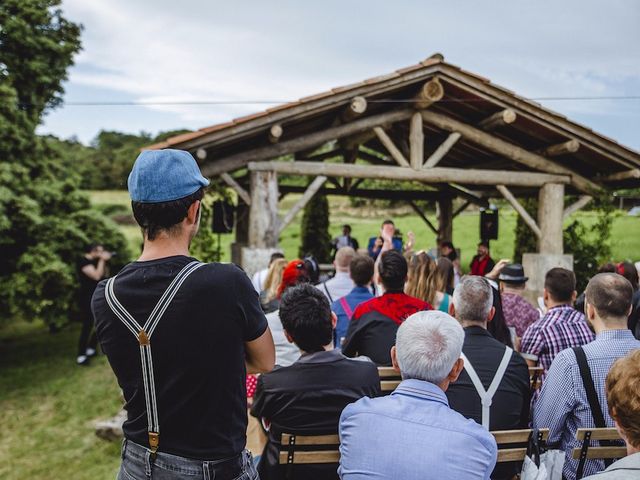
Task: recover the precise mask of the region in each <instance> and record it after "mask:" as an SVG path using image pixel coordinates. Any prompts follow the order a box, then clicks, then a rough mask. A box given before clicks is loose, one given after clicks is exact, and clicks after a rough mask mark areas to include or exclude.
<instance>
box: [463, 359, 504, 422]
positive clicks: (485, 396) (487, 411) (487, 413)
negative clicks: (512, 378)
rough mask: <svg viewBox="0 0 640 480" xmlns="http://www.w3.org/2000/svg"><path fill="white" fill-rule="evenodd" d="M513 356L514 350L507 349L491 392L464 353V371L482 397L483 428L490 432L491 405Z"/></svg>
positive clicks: (492, 382)
mask: <svg viewBox="0 0 640 480" xmlns="http://www.w3.org/2000/svg"><path fill="white" fill-rule="evenodd" d="M512 354H513V350H512V349H511V348H509V347H506V348H505V352H504V355H503V356H502V360H501V361H500V365H498V370H497V371H496V374H495V375H494V377H493V380H491V385H489V390H485V389H484V386H483V385H482V381H480V377H479V376H478V374H477V373H476V371H475V369H474V368H473V365H471V362H470V361H469V359H468V358H467V357H466V355H465V354H464V353H463V354H462V359H463V360H464V369H465V370H466V371H467V374H468V375H469V378H470V379H471V382H472V383H473V386H474V387H475V389H476V391H477V392H478V395H479V396H480V401H481V402H482V426H483V427H484V428H486V429H487V430H489V422H490V420H491V404H492V403H493V396H494V395H495V394H496V391H497V390H498V387H499V386H500V382H502V378H503V377H504V373H505V372H506V371H507V367H508V366H509V361H510V360H511V355H512Z"/></svg>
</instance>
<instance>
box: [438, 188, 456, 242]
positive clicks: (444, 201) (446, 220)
mask: <svg viewBox="0 0 640 480" xmlns="http://www.w3.org/2000/svg"><path fill="white" fill-rule="evenodd" d="M437 205H438V239H437V242H438V246H440V243H441V242H444V241H449V242H450V241H451V240H452V239H453V198H452V197H450V196H449V195H446V196H443V197H442V198H439V199H438V202H437Z"/></svg>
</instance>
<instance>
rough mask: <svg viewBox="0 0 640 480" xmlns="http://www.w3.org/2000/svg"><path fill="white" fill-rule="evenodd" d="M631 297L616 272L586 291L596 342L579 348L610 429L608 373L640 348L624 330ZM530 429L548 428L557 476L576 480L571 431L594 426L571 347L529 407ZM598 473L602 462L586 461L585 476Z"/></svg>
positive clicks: (575, 444) (603, 276)
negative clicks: (560, 455)
mask: <svg viewBox="0 0 640 480" xmlns="http://www.w3.org/2000/svg"><path fill="white" fill-rule="evenodd" d="M632 297H633V289H632V287H631V284H630V283H629V281H628V280H627V279H625V278H624V277H623V276H621V275H618V274H616V273H600V274H598V275H596V276H595V277H593V278H592V279H591V281H590V282H589V285H587V289H586V292H585V311H586V314H587V320H588V321H589V324H590V325H591V326H592V327H593V329H594V330H595V332H596V339H595V341H593V342H591V343H589V344H587V345H585V346H584V347H583V350H584V353H585V356H586V359H587V364H588V365H589V369H590V370H591V377H592V379H593V383H594V386H595V390H596V394H597V397H598V401H599V402H600V406H601V409H602V415H603V416H604V420H605V423H606V425H607V427H613V426H614V423H613V419H612V418H611V416H610V415H609V411H608V408H607V396H606V392H605V379H606V376H607V373H608V372H609V369H610V368H611V365H612V364H613V362H615V361H616V360H617V359H618V358H621V357H624V356H625V355H627V354H628V353H629V352H630V351H631V350H635V349H637V348H640V341H638V340H636V339H635V338H634V337H633V335H632V333H631V331H630V330H629V329H628V328H627V318H628V317H629V314H630V313H631V299H632ZM533 426H534V427H535V428H549V439H548V440H547V444H548V445H552V446H557V448H560V449H561V450H564V451H565V454H566V460H565V464H564V469H563V472H562V473H563V475H564V477H565V478H567V479H568V480H575V478H576V468H577V466H578V461H577V460H573V459H572V458H571V451H572V449H573V448H576V447H580V443H581V442H579V441H578V440H576V439H575V436H576V431H577V429H578V428H595V426H596V425H595V421H594V419H593V414H592V411H591V408H590V406H589V401H588V399H587V393H586V390H585V387H584V384H583V382H582V377H581V376H580V369H579V366H578V362H577V360H576V355H575V353H574V351H573V349H571V348H569V349H567V350H564V351H563V352H561V353H560V354H558V356H557V357H556V358H555V360H554V361H553V363H552V365H551V368H550V369H549V373H548V375H547V378H546V380H545V381H544V382H543V384H542V391H541V392H540V397H539V398H538V401H537V403H536V404H535V407H534V411H533ZM603 469H604V462H603V461H602V460H587V461H586V463H585V467H584V475H585V476H586V475H592V474H594V473H596V472H599V471H601V470H603Z"/></svg>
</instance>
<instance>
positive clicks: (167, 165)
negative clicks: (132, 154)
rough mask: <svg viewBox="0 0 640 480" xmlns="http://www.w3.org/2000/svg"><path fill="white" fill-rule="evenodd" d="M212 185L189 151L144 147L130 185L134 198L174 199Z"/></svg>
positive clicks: (141, 200) (128, 183)
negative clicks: (145, 148)
mask: <svg viewBox="0 0 640 480" xmlns="http://www.w3.org/2000/svg"><path fill="white" fill-rule="evenodd" d="M207 185H209V180H207V179H206V178H204V177H203V176H202V173H200V168H198V164H197V163H196V161H195V159H194V158H193V156H192V155H191V154H190V153H189V152H185V151H183V150H171V149H167V150H145V151H144V152H142V153H141V154H140V155H138V158H137V159H136V163H134V164H133V169H132V170H131V173H130V174H129V181H128V182H127V186H128V188H129V196H130V197H131V200H133V201H134V202H141V203H160V202H171V201H173V200H178V199H179V198H184V197H186V196H188V195H191V194H192V193H195V192H196V191H198V190H199V189H200V188H202V187H206V186H207Z"/></svg>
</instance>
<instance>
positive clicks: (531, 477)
mask: <svg viewBox="0 0 640 480" xmlns="http://www.w3.org/2000/svg"><path fill="white" fill-rule="evenodd" d="M541 451H542V448H541V447H540V435H539V432H538V430H537V429H533V431H532V432H531V436H530V437H529V445H528V446H527V456H526V457H525V458H524V462H523V464H522V472H521V473H520V480H562V467H564V460H565V457H564V452H563V451H562V450H547V451H546V452H544V453H541Z"/></svg>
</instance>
